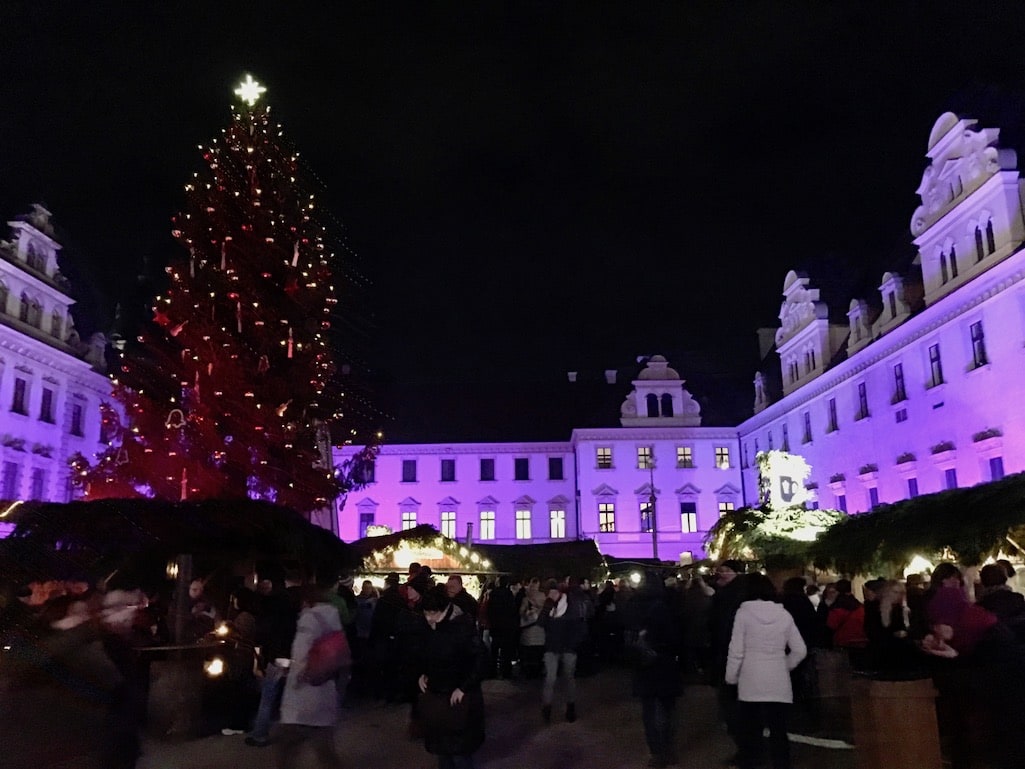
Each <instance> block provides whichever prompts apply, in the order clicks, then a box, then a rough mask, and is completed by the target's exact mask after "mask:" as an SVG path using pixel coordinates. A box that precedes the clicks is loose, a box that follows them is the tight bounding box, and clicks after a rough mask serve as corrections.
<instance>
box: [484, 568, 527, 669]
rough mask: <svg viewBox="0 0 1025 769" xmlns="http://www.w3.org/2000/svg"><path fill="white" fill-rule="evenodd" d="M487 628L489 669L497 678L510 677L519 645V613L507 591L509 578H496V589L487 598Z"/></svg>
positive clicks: (512, 597) (510, 593)
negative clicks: (489, 638)
mask: <svg viewBox="0 0 1025 769" xmlns="http://www.w3.org/2000/svg"><path fill="white" fill-rule="evenodd" d="M487 611H488V627H489V628H490V629H491V669H492V672H495V671H497V673H498V677H499V678H509V677H510V676H512V663H513V657H514V656H515V655H516V649H517V646H518V645H519V636H520V612H519V607H518V606H517V605H516V596H514V595H513V592H512V590H510V589H509V577H508V576H506V575H505V574H503V575H502V576H501V577H499V578H498V587H496V588H495V589H494V590H492V591H491V593H490V595H489V596H488V604H487Z"/></svg>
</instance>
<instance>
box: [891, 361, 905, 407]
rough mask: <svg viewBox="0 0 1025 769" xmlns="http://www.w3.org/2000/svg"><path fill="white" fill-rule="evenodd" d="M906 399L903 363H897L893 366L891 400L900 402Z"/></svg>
mask: <svg viewBox="0 0 1025 769" xmlns="http://www.w3.org/2000/svg"><path fill="white" fill-rule="evenodd" d="M907 399H908V391H907V387H906V386H905V385H904V364H903V363H897V364H895V365H894V367H893V402H894V403H900V402H901V401H906V400H907Z"/></svg>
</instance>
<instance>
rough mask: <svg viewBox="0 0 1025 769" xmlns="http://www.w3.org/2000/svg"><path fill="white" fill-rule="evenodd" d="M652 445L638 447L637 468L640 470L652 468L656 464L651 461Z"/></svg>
mask: <svg viewBox="0 0 1025 769" xmlns="http://www.w3.org/2000/svg"><path fill="white" fill-rule="evenodd" d="M651 456H652V455H651V446H638V447H637V468H638V469H640V470H650V469H651V468H652V467H654V466H655V465H654V464H653V463H652V461H651Z"/></svg>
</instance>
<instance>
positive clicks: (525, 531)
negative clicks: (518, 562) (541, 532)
mask: <svg viewBox="0 0 1025 769" xmlns="http://www.w3.org/2000/svg"><path fill="white" fill-rule="evenodd" d="M516 539H530V511H529V510H517V511H516Z"/></svg>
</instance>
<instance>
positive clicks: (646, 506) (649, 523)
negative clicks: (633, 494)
mask: <svg viewBox="0 0 1025 769" xmlns="http://www.w3.org/2000/svg"><path fill="white" fill-rule="evenodd" d="M640 508H641V509H640V513H641V531H643V532H648V533H649V534H650V533H651V530H652V529H653V528H655V522H654V520H652V519H653V517H654V516H652V510H653V509H654V506H653V505H652V504H651V501H650V500H649V501H648V502H641V504H640Z"/></svg>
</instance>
